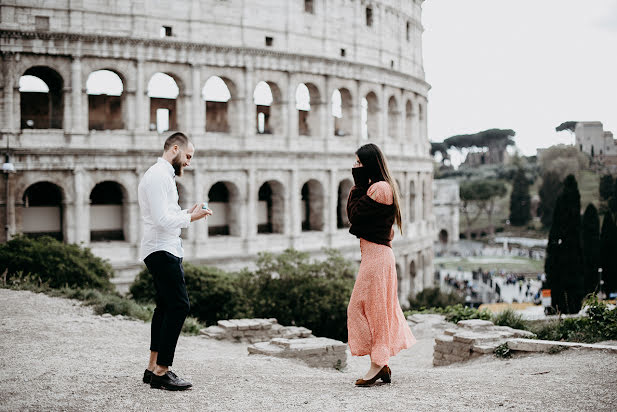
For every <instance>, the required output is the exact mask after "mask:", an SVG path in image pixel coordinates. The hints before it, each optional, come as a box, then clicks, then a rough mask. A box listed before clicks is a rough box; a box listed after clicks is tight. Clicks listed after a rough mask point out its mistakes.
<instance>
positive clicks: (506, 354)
mask: <svg viewBox="0 0 617 412" xmlns="http://www.w3.org/2000/svg"><path fill="white" fill-rule="evenodd" d="M493 353H494V354H495V356H497V357H498V358H502V359H507V358H510V357H512V351H511V350H510V347H509V346H508V344H507V343H506V342H504V343H502V344H501V345H499V346H497V347H496V348H495V350H494V351H493Z"/></svg>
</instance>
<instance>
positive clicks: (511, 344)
mask: <svg viewBox="0 0 617 412" xmlns="http://www.w3.org/2000/svg"><path fill="white" fill-rule="evenodd" d="M507 343H508V348H510V349H511V350H519V351H525V352H551V351H554V350H556V349H557V350H559V348H563V349H569V348H576V349H581V350H599V351H606V352H611V353H616V354H617V346H613V345H598V344H593V343H578V342H556V341H550V340H540V339H510V340H508V342H507Z"/></svg>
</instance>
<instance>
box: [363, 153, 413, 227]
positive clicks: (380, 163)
mask: <svg viewBox="0 0 617 412" xmlns="http://www.w3.org/2000/svg"><path fill="white" fill-rule="evenodd" d="M356 156H358V159H360V163H362V167H364V168H365V170H366V172H367V174H368V177H369V179H371V182H372V183H375V182H382V181H386V182H388V184H389V185H390V187H391V188H392V194H393V196H392V197H393V198H394V206H395V208H396V214H395V215H394V220H395V222H396V224H397V225H398V228H399V231H400V232H401V235H402V234H403V219H402V218H401V206H400V204H401V203H400V194H399V189H398V185H397V184H396V180H394V179H393V178H392V174H390V169H389V168H388V163H387V162H386V157H385V156H384V154H383V153H382V152H381V149H379V147H378V146H377V145H376V144H373V143H369V144H365V145H364V146H362V147H361V148H359V149H358V150H357V151H356Z"/></svg>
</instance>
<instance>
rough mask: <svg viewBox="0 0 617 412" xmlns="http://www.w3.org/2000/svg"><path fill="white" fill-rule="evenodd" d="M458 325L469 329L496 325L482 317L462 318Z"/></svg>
mask: <svg viewBox="0 0 617 412" xmlns="http://www.w3.org/2000/svg"><path fill="white" fill-rule="evenodd" d="M457 325H458V326H461V327H463V328H467V329H487V328H490V327H491V326H495V324H494V323H493V322H491V321H488V320H482V319H467V320H460V321H458V323H457Z"/></svg>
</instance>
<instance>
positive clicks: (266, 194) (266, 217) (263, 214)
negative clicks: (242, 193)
mask: <svg viewBox="0 0 617 412" xmlns="http://www.w3.org/2000/svg"><path fill="white" fill-rule="evenodd" d="M257 196H258V198H257V233H284V232H285V187H284V186H283V184H282V183H281V182H279V181H277V180H268V181H267V182H264V183H263V184H262V185H261V186H260V188H259V192H258V194H257Z"/></svg>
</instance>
